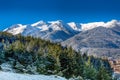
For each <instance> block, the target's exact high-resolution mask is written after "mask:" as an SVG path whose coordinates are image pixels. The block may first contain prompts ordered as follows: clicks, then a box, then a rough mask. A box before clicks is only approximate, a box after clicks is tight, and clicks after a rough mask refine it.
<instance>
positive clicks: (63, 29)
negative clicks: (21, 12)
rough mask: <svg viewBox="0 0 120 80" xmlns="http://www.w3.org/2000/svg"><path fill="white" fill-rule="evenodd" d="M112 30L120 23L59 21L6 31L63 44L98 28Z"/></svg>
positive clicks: (12, 27) (19, 26)
mask: <svg viewBox="0 0 120 80" xmlns="http://www.w3.org/2000/svg"><path fill="white" fill-rule="evenodd" d="M99 26H101V27H105V28H112V27H115V26H120V21H117V20H111V21H108V22H91V23H75V22H70V23H64V22H63V21H61V20H57V21H48V22H44V21H38V22H36V23H33V24H29V25H22V24H16V25H12V26H11V27H9V28H7V29H5V30H4V31H7V32H9V33H12V34H13V35H16V34H22V35H24V36H28V35H29V36H34V37H40V38H42V39H46V40H50V41H52V42H62V41H65V40H67V39H68V38H71V37H73V36H74V35H76V34H78V33H80V32H84V31H86V30H91V29H93V28H97V27H99Z"/></svg>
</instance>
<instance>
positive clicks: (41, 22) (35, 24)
mask: <svg viewBox="0 0 120 80" xmlns="http://www.w3.org/2000/svg"><path fill="white" fill-rule="evenodd" d="M45 24H46V23H45V22H44V21H42V20H41V21H38V22H36V23H33V24H31V26H41V25H45Z"/></svg>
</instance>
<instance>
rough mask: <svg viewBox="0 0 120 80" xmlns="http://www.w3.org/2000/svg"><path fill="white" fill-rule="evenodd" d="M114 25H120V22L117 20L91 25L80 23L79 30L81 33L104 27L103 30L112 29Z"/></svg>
mask: <svg viewBox="0 0 120 80" xmlns="http://www.w3.org/2000/svg"><path fill="white" fill-rule="evenodd" d="M116 25H120V21H117V20H111V21H108V22H92V23H84V24H82V23H81V29H82V31H86V30H90V29H93V28H96V27H100V26H102V27H105V28H112V27H115V26H116Z"/></svg>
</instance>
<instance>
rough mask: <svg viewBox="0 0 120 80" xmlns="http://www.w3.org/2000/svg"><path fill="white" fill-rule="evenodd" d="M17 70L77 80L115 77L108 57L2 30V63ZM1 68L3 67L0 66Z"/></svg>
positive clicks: (0, 54) (109, 79)
mask: <svg viewBox="0 0 120 80" xmlns="http://www.w3.org/2000/svg"><path fill="white" fill-rule="evenodd" d="M3 63H8V64H10V65H11V66H12V69H13V70H14V71H15V72H18V73H29V74H45V75H54V74H55V75H59V76H63V77H66V78H78V80H86V79H90V80H112V69H111V67H110V64H109V62H108V60H107V59H100V58H96V57H93V56H87V55H86V54H81V53H80V52H76V51H74V50H73V49H72V48H70V47H62V46H61V45H60V44H59V43H51V42H50V41H45V40H42V39H40V38H33V37H30V36H27V37H24V36H21V35H16V36H15V35H12V34H9V33H6V32H0V65H1V64H3ZM0 69H1V70H2V68H0Z"/></svg>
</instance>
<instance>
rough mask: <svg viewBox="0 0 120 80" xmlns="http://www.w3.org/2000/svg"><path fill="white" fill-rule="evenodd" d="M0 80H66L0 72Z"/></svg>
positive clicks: (63, 79)
mask: <svg viewBox="0 0 120 80" xmlns="http://www.w3.org/2000/svg"><path fill="white" fill-rule="evenodd" d="M0 80H67V79H65V78H63V77H60V76H56V75H51V76H47V75H30V74H18V73H11V72H2V71H0Z"/></svg>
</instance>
